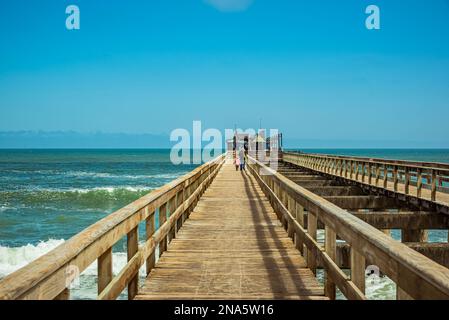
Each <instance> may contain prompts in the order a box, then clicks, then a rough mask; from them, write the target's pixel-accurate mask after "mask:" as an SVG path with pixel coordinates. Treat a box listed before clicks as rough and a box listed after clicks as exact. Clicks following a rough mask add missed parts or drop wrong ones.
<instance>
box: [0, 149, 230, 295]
mask: <svg viewBox="0 0 449 320" xmlns="http://www.w3.org/2000/svg"><path fill="white" fill-rule="evenodd" d="M223 162H224V155H221V156H219V157H218V158H216V159H215V160H213V161H210V162H208V163H206V164H204V165H202V166H200V167H198V168H197V169H195V170H194V171H192V172H191V173H189V174H187V175H185V176H184V177H181V178H179V179H177V180H174V181H172V182H171V183H169V184H167V185H165V186H163V187H161V188H160V189H157V190H154V191H153V192H151V193H149V194H148V195H145V196H144V197H142V198H140V199H138V200H137V201H135V202H133V203H131V204H129V205H127V206H126V207H124V208H122V209H120V210H118V211H116V212H114V213H112V214H111V215H109V216H107V217H105V218H104V219H102V220H100V221H98V222H97V223H95V224H93V225H92V226H90V227H88V228H87V229H85V230H84V231H82V232H81V233H79V234H77V235H75V236H74V237H72V238H71V239H70V240H68V241H66V242H65V243H63V244H62V245H60V246H59V247H57V248H56V249H54V250H53V251H51V252H49V253H48V254H46V255H44V256H42V257H40V258H39V259H37V260H35V261H34V262H32V263H30V264H29V265H27V266H25V267H23V268H22V269H20V270H18V271H16V272H14V273H12V274H10V275H8V276H7V277H5V278H4V279H3V280H1V281H0V299H47V300H48V299H68V298H69V296H70V294H69V287H70V285H71V282H72V281H73V280H75V277H74V276H73V275H75V276H76V275H79V274H80V273H81V272H82V271H83V270H85V269H86V268H87V267H88V266H89V265H91V264H92V263H93V262H95V260H98V279H97V283H98V299H106V300H107V299H116V298H117V297H118V296H119V295H120V294H121V293H122V292H123V290H124V289H125V288H126V287H127V288H128V298H129V299H132V298H134V296H135V295H136V294H137V290H138V280H139V279H138V273H139V269H140V268H141V267H142V266H143V264H144V263H145V262H146V273H147V274H149V273H150V271H151V270H152V268H153V267H154V265H155V262H156V256H155V255H156V253H157V252H159V255H161V254H162V253H163V252H164V251H166V250H167V244H168V243H169V242H170V241H171V239H172V238H174V237H175V236H176V233H177V231H178V230H179V228H180V227H181V226H182V224H183V222H184V221H185V219H187V218H188V216H189V214H190V212H191V210H193V208H194V207H195V205H196V203H197V201H198V199H199V197H200V196H201V195H202V193H203V192H204V190H205V189H206V188H207V186H208V185H209V184H210V183H211V181H212V179H213V178H214V177H215V175H216V174H217V172H218V170H219V169H220V167H221V165H222V164H223ZM156 214H158V217H159V228H157V230H156V223H155V216H156ZM141 222H142V223H145V239H146V240H145V242H144V243H143V245H141V246H139V236H138V227H139V223H141ZM125 236H126V237H127V254H128V262H127V264H126V265H125V266H124V268H123V269H122V270H121V271H120V272H119V273H118V274H117V275H116V276H115V277H113V272H112V271H113V270H112V247H113V246H114V244H116V243H117V242H118V241H119V240H121V239H122V238H123V237H125ZM157 248H158V249H159V250H158V251H157V250H156V249H157Z"/></svg>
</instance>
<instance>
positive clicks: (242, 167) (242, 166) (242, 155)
mask: <svg viewBox="0 0 449 320" xmlns="http://www.w3.org/2000/svg"><path fill="white" fill-rule="evenodd" d="M238 158H239V160H240V171H245V149H243V147H241V148H240V150H239V156H238Z"/></svg>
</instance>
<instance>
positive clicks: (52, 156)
mask: <svg viewBox="0 0 449 320" xmlns="http://www.w3.org/2000/svg"><path fill="white" fill-rule="evenodd" d="M169 157H170V150H0V278H2V277H4V276H6V275H7V274H9V273H11V272H13V271H15V270H17V269H19V268H20V267H22V266H24V265H26V264H27V263H29V262H31V261H33V260H34V259H36V258H38V257H39V256H41V255H43V254H44V253H46V252H48V251H50V250H52V249H53V248H55V247H57V246H58V245H60V244H61V243H63V242H64V241H65V240H67V239H69V238H70V237H72V236H73V235H75V234H77V233H78V232H80V231H82V230H83V229H85V228H86V227H88V226H89V225H91V224H93V223H95V222H96V221H98V220H99V219H101V218H103V217H105V216H106V215H108V214H110V213H112V212H114V211H115V210H117V209H119V208H121V207H123V206H125V205H127V204H129V203H130V202H132V201H134V200H136V199H138V198H140V197H141V196H143V195H145V194H147V193H148V192H150V191H151V190H153V189H156V188H158V187H160V186H162V185H164V184H166V183H168V182H170V181H172V180H173V179H175V178H178V177H180V176H182V175H184V174H186V173H188V172H190V171H191V170H193V169H194V168H195V167H196V165H173V164H172V163H171V162H170V158H169ZM140 234H142V235H143V232H140ZM113 251H114V253H113V254H114V258H113V262H114V273H117V272H119V271H120V269H121V267H122V266H124V265H125V264H126V254H125V242H124V240H122V241H120V242H119V243H118V244H117V245H116V246H114V248H113ZM95 277H96V264H94V265H92V266H91V267H89V268H88V269H87V270H86V271H85V272H84V273H83V275H82V277H81V281H80V287H78V288H76V289H75V290H73V292H72V296H73V297H75V298H94V297H95V291H96V289H95V288H96V281H95Z"/></svg>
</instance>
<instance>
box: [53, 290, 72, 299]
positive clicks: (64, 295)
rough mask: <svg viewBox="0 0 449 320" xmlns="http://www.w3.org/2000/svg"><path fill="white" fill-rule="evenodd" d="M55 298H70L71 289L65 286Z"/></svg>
mask: <svg viewBox="0 0 449 320" xmlns="http://www.w3.org/2000/svg"><path fill="white" fill-rule="evenodd" d="M53 300H70V289H69V288H65V289H64V290H62V291H61V293H60V294H58V295H57V296H56V297H55V298H54V299H53Z"/></svg>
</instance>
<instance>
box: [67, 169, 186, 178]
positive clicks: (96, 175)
mask: <svg viewBox="0 0 449 320" xmlns="http://www.w3.org/2000/svg"><path fill="white" fill-rule="evenodd" d="M63 174H64V175H66V176H68V177H92V178H111V179H131V180H132V179H176V178H178V177H180V176H181V175H182V174H183V173H163V174H160V173H159V174H148V175H130V174H112V173H107V172H92V171H67V172H65V173H63Z"/></svg>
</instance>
